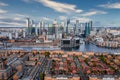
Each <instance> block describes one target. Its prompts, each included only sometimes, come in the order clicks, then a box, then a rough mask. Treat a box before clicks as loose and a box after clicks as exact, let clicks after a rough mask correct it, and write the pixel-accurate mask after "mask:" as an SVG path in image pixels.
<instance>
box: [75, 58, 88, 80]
mask: <svg viewBox="0 0 120 80" xmlns="http://www.w3.org/2000/svg"><path fill="white" fill-rule="evenodd" d="M74 60H75V63H76V65H77V67H78V68H80V72H79V76H80V78H81V80H88V79H87V77H86V75H85V74H84V73H83V69H82V67H81V64H80V62H79V60H78V58H76V57H75V58H74Z"/></svg>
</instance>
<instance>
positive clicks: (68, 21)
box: [66, 19, 70, 35]
mask: <svg viewBox="0 0 120 80" xmlns="http://www.w3.org/2000/svg"><path fill="white" fill-rule="evenodd" d="M69 24H70V19H67V27H66V34H67V35H68V25H69Z"/></svg>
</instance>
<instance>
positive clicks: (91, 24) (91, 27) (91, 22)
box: [90, 21, 93, 31]
mask: <svg viewBox="0 0 120 80" xmlns="http://www.w3.org/2000/svg"><path fill="white" fill-rule="evenodd" d="M90 30H91V31H92V30H93V21H90Z"/></svg>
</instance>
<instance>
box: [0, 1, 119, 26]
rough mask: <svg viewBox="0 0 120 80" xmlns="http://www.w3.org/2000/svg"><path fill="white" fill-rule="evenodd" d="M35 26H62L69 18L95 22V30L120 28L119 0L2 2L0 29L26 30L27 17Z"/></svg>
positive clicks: (73, 21)
mask: <svg viewBox="0 0 120 80" xmlns="http://www.w3.org/2000/svg"><path fill="white" fill-rule="evenodd" d="M27 17H29V18H30V19H32V20H34V21H35V22H36V23H38V22H39V21H42V20H43V21H45V22H46V23H51V22H52V21H54V20H55V19H56V20H57V21H58V22H59V23H60V22H61V21H66V20H67V19H68V18H69V19H70V22H71V24H74V23H75V22H76V20H79V22H81V23H85V22H88V21H91V20H92V21H93V23H94V26H95V27H120V0H0V27H6V26H7V27H9V26H10V27H13V26H14V27H21V26H23V27H25V26H26V25H25V21H26V18H27Z"/></svg>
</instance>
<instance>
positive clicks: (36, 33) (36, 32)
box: [34, 24, 38, 36]
mask: <svg viewBox="0 0 120 80" xmlns="http://www.w3.org/2000/svg"><path fill="white" fill-rule="evenodd" d="M34 27H35V35H36V36H38V27H37V25H36V24H34Z"/></svg>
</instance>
